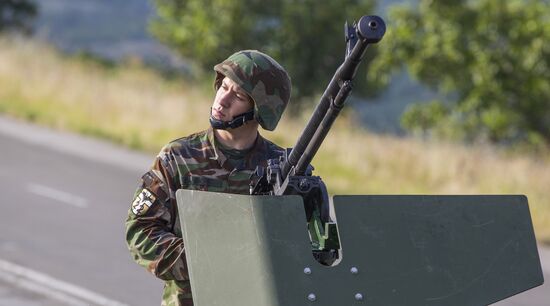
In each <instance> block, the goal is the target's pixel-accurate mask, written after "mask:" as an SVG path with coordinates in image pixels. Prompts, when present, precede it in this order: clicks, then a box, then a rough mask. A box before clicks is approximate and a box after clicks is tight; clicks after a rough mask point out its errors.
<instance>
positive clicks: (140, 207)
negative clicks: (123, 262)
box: [126, 150, 189, 281]
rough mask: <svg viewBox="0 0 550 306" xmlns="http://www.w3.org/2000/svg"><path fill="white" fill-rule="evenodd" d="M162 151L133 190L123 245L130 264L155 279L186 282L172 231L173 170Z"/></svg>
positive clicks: (179, 241) (178, 240)
mask: <svg viewBox="0 0 550 306" xmlns="http://www.w3.org/2000/svg"><path fill="white" fill-rule="evenodd" d="M163 151H164V150H163ZM163 151H161V153H160V154H159V156H158V157H157V158H156V159H155V162H154V164H153V166H152V168H151V170H149V171H148V172H147V173H145V174H144V175H143V176H142V178H141V184H140V186H139V187H138V189H137V190H136V193H135V195H134V200H133V202H132V205H131V207H130V209H129V211H128V218H127V219H126V242H127V244H128V248H129V250H130V253H131V254H132V256H133V258H134V260H135V261H136V262H137V263H138V264H139V265H141V266H143V267H144V268H145V269H147V270H148V271H149V272H151V273H153V274H154V275H155V276H157V277H158V278H160V279H163V280H179V281H181V280H188V279H189V276H188V272H187V264H186V260H185V252H184V246H183V239H182V238H181V231H179V229H178V230H175V226H179V222H176V220H177V218H178V216H177V206H176V199H175V192H176V186H175V184H174V181H175V175H176V174H177V170H176V169H175V167H174V165H173V163H171V162H170V159H169V156H170V154H169V153H168V152H166V151H164V152H165V153H163ZM176 233H179V236H178V235H176Z"/></svg>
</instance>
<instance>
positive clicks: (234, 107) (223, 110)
mask: <svg viewBox="0 0 550 306" xmlns="http://www.w3.org/2000/svg"><path fill="white" fill-rule="evenodd" d="M252 107H254V103H253V102H252V99H250V97H249V96H248V95H247V94H246V92H245V91H244V90H242V89H241V87H240V86H239V85H237V83H235V82H233V81H232V80H231V79H229V78H224V79H223V80H222V83H221V85H220V88H218V91H217V92H216V97H215V98H214V104H213V105H212V116H213V117H214V118H216V119H218V120H222V121H231V120H232V119H233V118H234V117H236V116H238V115H240V114H242V113H244V112H247V111H249V110H251V109H252Z"/></svg>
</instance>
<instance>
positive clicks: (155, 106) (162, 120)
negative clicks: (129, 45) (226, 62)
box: [0, 38, 550, 243]
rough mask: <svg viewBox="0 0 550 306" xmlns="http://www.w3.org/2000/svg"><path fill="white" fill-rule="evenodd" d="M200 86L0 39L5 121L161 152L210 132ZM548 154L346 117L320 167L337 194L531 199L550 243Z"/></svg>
mask: <svg viewBox="0 0 550 306" xmlns="http://www.w3.org/2000/svg"><path fill="white" fill-rule="evenodd" d="M38 54H39V56H38ZM201 88H204V86H193V84H189V83H188V82H184V81H182V80H166V79H164V78H162V77H161V76H159V74H157V73H155V72H154V71H151V70H149V69H147V68H145V67H143V66H140V65H139V64H133V65H129V66H124V67H114V68H106V67H104V66H102V65H101V64H97V63H93V62H91V61H83V60H82V59H78V58H67V57H64V56H62V55H60V54H59V53H58V52H57V51H55V50H54V49H52V48H51V47H49V46H47V45H44V44H40V43H37V42H35V41H29V40H22V39H13V38H0V113H4V114H7V115H10V116H13V117H17V118H21V119H23V120H27V121H32V122H36V123H39V124H42V125H45V126H49V127H53V128H56V129H62V130H70V131H75V132H78V133H82V134H85V135H90V136H94V137H98V138H104V139H107V140H109V141H113V142H116V143H120V144H122V145H125V146H128V147H131V148H134V149H138V150H144V151H147V152H157V151H158V150H159V149H160V148H161V147H162V146H163V145H164V144H165V143H167V142H168V141H170V140H172V139H175V138H177V137H180V136H183V135H187V134H190V133H192V132H195V131H198V130H201V129H205V128H207V127H208V122H207V119H206V118H207V116H208V109H209V107H210V103H211V99H212V98H213V96H214V93H213V92H205V91H204V89H201ZM307 118H309V113H308V114H306V115H304V116H303V118H302V119H296V118H295V119H291V118H289V117H288V116H285V117H283V120H282V121H281V123H280V124H279V126H278V128H277V131H276V132H266V131H262V132H261V133H262V134H263V135H264V136H266V137H267V138H269V139H272V140H274V141H275V142H276V143H278V144H279V145H281V146H284V147H289V146H292V145H294V141H295V140H296V138H297V136H298V134H299V133H300V132H301V131H302V129H303V126H304V123H305V120H306V119H307ZM545 155H546V157H544V156H545ZM548 156H549V154H548V152H546V153H544V154H538V155H537V156H535V155H529V154H524V155H520V154H511V153H510V152H507V151H505V150H502V149H498V148H495V147H492V146H489V145H470V146H466V145H459V144H452V143H438V142H431V141H422V140H418V139H410V138H396V137H392V136H384V135H376V134H372V133H369V132H367V131H365V130H363V129H360V128H358V127H357V124H354V121H353V120H352V119H351V114H349V113H348V114H347V115H346V114H344V116H342V117H341V118H338V120H337V122H336V123H335V126H334V128H333V130H331V132H330V133H329V135H328V137H327V139H326V141H325V142H324V143H323V146H322V147H321V149H320V150H319V152H318V154H317V156H316V158H315V160H314V161H313V164H314V166H315V168H316V169H315V174H316V175H319V176H321V177H322V178H323V180H324V181H325V182H326V184H327V186H328V188H329V192H330V193H331V194H525V195H527V196H528V198H529V202H530V210H531V215H532V218H533V223H534V227H535V230H536V234H537V239H538V240H539V241H541V242H546V243H550V203H549V192H548V189H549V187H548V186H550V158H548Z"/></svg>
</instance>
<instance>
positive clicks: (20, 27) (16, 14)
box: [0, 0, 37, 34]
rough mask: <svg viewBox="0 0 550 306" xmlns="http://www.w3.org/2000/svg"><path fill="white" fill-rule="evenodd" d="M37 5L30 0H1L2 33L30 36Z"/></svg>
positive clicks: (0, 21) (0, 26)
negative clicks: (16, 32)
mask: <svg viewBox="0 0 550 306" xmlns="http://www.w3.org/2000/svg"><path fill="white" fill-rule="evenodd" d="M36 12H37V9H36V4H35V3H34V2H33V1H29V0H0V32H3V31H7V30H11V31H13V30H15V31H21V32H23V33H25V34H29V33H31V31H32V22H33V20H34V17H35V16H36Z"/></svg>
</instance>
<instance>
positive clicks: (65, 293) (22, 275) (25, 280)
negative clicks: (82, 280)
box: [0, 259, 127, 306]
mask: <svg viewBox="0 0 550 306" xmlns="http://www.w3.org/2000/svg"><path fill="white" fill-rule="evenodd" d="M0 279H1V280H3V281H5V282H9V283H11V284H13V285H15V286H17V287H20V288H23V289H26V290H30V291H33V292H35V293H39V294H42V295H44V296H47V297H49V298H52V299H55V300H57V301H60V302H62V303H64V304H66V305H104V306H127V305H126V304H123V303H121V302H118V301H115V300H111V299H109V298H107V297H105V296H103V295H100V294H98V293H95V292H92V291H90V290H87V289H84V288H81V287H78V286H76V285H73V284H70V283H66V282H63V281H61V280H58V279H55V278H53V277H51V276H48V275H46V274H42V273H40V272H37V271H34V270H31V269H28V268H25V267H22V266H19V265H16V264H14V263H11V262H8V261H5V260H2V259H0Z"/></svg>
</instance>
